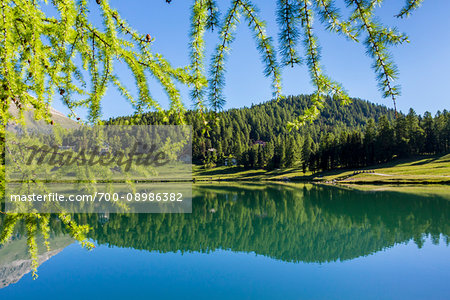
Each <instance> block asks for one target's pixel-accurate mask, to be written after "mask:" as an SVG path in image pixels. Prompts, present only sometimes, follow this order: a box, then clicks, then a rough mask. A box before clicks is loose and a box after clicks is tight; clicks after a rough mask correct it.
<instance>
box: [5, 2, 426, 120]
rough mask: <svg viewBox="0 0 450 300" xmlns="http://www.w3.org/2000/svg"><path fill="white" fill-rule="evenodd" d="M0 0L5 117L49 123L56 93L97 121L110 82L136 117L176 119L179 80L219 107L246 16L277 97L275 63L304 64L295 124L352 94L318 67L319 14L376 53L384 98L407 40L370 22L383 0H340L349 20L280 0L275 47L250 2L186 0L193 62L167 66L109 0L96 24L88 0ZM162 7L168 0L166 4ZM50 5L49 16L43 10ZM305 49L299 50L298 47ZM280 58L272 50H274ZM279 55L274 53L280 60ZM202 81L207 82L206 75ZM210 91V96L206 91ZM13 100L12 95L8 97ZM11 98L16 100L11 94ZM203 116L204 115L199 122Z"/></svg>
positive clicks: (330, 5)
mask: <svg viewBox="0 0 450 300" xmlns="http://www.w3.org/2000/svg"><path fill="white" fill-rule="evenodd" d="M422 1H423V0H416V1H414V0H407V1H406V4H405V6H404V7H403V8H402V9H401V10H400V12H399V14H398V15H397V16H396V17H398V18H403V17H407V16H409V15H410V13H411V12H412V11H413V10H414V9H416V8H417V7H418V6H419V5H420V4H421V2H422ZM47 2H48V1H30V0H1V1H0V57H1V62H0V81H1V82H0V84H1V86H2V89H1V91H0V92H1V95H0V96H1V99H2V104H1V107H2V108H1V110H0V115H1V118H2V120H3V122H5V121H7V120H9V119H11V118H13V119H14V117H13V116H11V114H9V113H8V107H9V106H10V105H13V103H14V104H15V105H16V106H18V108H19V109H25V108H26V107H29V106H31V107H33V108H34V109H35V110H36V117H37V118H44V119H46V120H47V121H48V122H51V117H50V113H49V106H50V105H51V101H52V99H54V96H55V94H59V95H60V96H61V97H62V100H63V102H64V104H65V105H66V106H67V107H68V108H69V109H70V111H71V112H72V113H71V117H73V118H77V119H79V118H78V117H77V115H76V111H75V109H76V108H78V107H87V108H88V109H89V116H88V120H89V121H90V122H92V123H96V122H98V121H99V120H100V118H101V100H102V98H103V97H104V95H105V93H106V90H107V88H108V87H110V86H115V87H116V88H117V89H118V90H119V91H120V92H121V93H122V95H123V96H124V98H126V99H127V100H128V101H129V102H130V103H131V104H132V105H133V107H134V108H135V111H136V113H137V116H139V115H140V113H142V112H143V111H146V110H155V111H159V112H160V113H161V114H163V115H169V116H170V115H174V116H177V117H178V118H179V119H178V122H180V123H183V122H184V120H183V119H182V116H183V111H184V105H183V103H182V101H181V97H180V92H179V89H178V88H177V86H176V82H180V83H182V84H183V85H188V86H190V87H192V93H191V97H192V99H193V101H194V104H195V106H196V108H198V110H199V111H200V112H201V114H200V115H202V116H203V113H202V112H203V111H205V110H207V109H212V110H215V111H217V110H220V109H221V108H222V107H223V105H224V103H225V97H224V95H223V93H222V90H223V86H224V85H225V80H224V72H225V70H226V66H225V63H226V58H227V53H228V52H229V50H230V47H231V44H232V43H233V40H234V39H235V30H236V27H237V26H238V25H239V23H240V21H241V20H242V19H243V20H245V21H246V23H247V24H248V27H249V29H250V30H251V32H252V33H253V36H254V39H255V42H256V47H257V49H258V50H259V52H260V54H261V60H262V62H263V64H264V66H265V69H264V75H266V76H267V77H270V78H272V86H273V92H274V93H273V96H274V98H281V97H282V89H281V69H282V68H283V67H285V66H291V67H294V66H295V65H298V64H301V63H305V64H306V65H307V66H308V69H309V73H310V75H311V80H312V83H313V85H314V86H315V87H316V91H315V92H314V94H313V100H314V101H313V102H312V105H311V107H310V108H309V109H308V110H306V111H305V112H304V114H302V115H301V116H300V117H299V118H298V119H297V120H296V121H294V122H292V123H291V127H298V126H299V125H302V124H304V123H305V122H306V121H310V120H312V119H313V118H314V117H316V116H317V115H318V114H319V111H320V109H321V108H323V103H324V99H325V97H324V96H326V95H329V96H333V97H334V98H336V99H337V100H340V101H341V102H342V103H347V102H348V101H349V97H348V96H347V94H346V92H345V90H344V89H343V88H342V86H341V85H340V84H338V83H337V82H335V81H334V80H332V79H331V78H330V77H329V76H328V75H326V74H325V73H324V72H323V71H322V68H321V63H320V46H319V41H318V39H317V37H316V35H315V33H314V30H313V29H314V27H315V26H316V25H315V23H314V21H315V19H316V18H318V19H319V21H320V22H321V23H322V24H323V25H324V26H325V27H326V29H327V30H329V31H331V32H335V33H337V34H340V35H342V36H344V37H346V38H348V39H350V40H353V41H355V42H361V43H362V44H364V46H365V48H366V51H367V54H368V55H369V56H370V57H372V58H373V68H374V71H375V73H376V76H377V79H378V82H379V88H380V91H381V92H382V94H383V96H384V97H391V98H392V100H393V101H394V104H395V99H396V97H397V96H398V95H399V93H400V90H399V87H398V86H397V85H396V84H395V80H396V78H397V76H398V71H397V67H396V66H395V64H394V62H393V60H392V58H391V56H390V54H389V47H390V46H395V45H398V44H401V43H403V42H406V41H407V37H406V35H404V34H402V33H399V32H398V31H397V30H396V29H395V28H388V27H386V26H385V25H383V24H381V23H380V22H378V21H377V18H376V16H375V13H374V9H375V7H376V6H379V5H381V4H382V1H380V0H346V1H345V3H346V6H347V9H348V10H349V12H350V17H349V18H347V19H345V18H343V17H342V14H341V12H340V11H339V9H337V8H336V3H335V0H277V10H276V15H277V23H278V27H279V41H280V43H279V46H278V48H276V47H275V45H274V42H273V39H272V37H270V36H268V34H267V33H266V24H265V22H264V21H263V20H261V19H260V17H259V10H258V7H257V5H256V4H255V3H254V2H252V1H251V0H230V6H229V7H230V8H229V9H228V10H227V11H226V12H222V11H220V10H219V7H218V5H217V1H215V0H193V1H192V2H193V4H192V9H191V32H190V44H189V49H187V50H189V51H190V57H191V62H190V64H189V65H188V66H185V67H173V66H172V65H171V64H170V63H169V62H168V61H167V60H166V59H165V58H164V57H163V55H162V54H159V53H156V52H154V51H153V50H152V47H151V45H152V42H153V40H154V39H153V37H152V36H151V35H150V34H149V33H144V34H141V33H138V32H136V31H135V30H133V28H132V27H131V26H130V25H129V24H128V23H127V22H126V21H125V20H124V19H123V18H122V17H121V16H120V14H119V12H118V11H116V10H115V9H114V8H112V7H111V6H110V5H109V1H108V0H96V4H95V3H93V4H92V5H98V6H99V8H100V10H99V11H100V13H101V18H102V21H103V24H102V25H101V26H96V25H95V24H94V23H93V22H91V20H90V16H89V15H88V12H89V1H88V0H52V1H51V2H50V3H47ZM166 2H167V3H171V2H172V1H168V0H166ZM47 6H52V7H53V8H54V9H55V11H56V12H57V13H56V17H55V16H50V15H49V13H48V11H49V9H48V7H47ZM215 28H218V29H219V33H218V43H217V47H216V49H215V52H214V54H213V56H212V58H211V62H210V64H209V75H207V74H205V73H207V72H206V70H205V69H207V66H206V62H205V60H206V58H205V42H204V34H205V32H206V31H207V30H214V29H215ZM300 42H302V43H303V48H304V51H303V53H300V52H299V50H298V44H299V43H300ZM277 54H278V55H277ZM277 56H279V58H278V57H277ZM116 63H125V64H126V65H127V66H128V67H129V68H130V70H131V72H132V74H133V76H134V79H135V82H136V87H137V90H138V96H137V97H136V98H135V97H132V96H131V93H130V90H129V89H128V88H127V87H125V86H123V85H122V83H121V80H120V78H119V77H118V76H117V75H116V74H115V73H114V66H115V64H116ZM149 75H150V76H152V77H154V78H156V79H157V80H158V81H159V83H160V84H161V85H162V87H163V88H164V89H165V91H166V93H167V94H168V96H169V98H170V109H169V110H168V111H165V110H163V109H162V107H161V106H160V103H159V102H158V101H157V100H156V99H153V98H152V97H151V93H150V89H149V86H148V81H147V78H148V76H149ZM207 78H209V79H207ZM206 91H208V93H207V95H208V99H207V100H208V101H206V100H205V94H206V93H205V92H206ZM14 99H16V101H14V102H13V101H11V100H14ZM17 99H20V101H19V100H17ZM205 122H206V120H205Z"/></svg>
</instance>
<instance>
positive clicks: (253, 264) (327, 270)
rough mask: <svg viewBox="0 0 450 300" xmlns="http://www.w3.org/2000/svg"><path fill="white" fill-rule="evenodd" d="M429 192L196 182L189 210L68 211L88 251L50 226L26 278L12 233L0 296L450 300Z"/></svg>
mask: <svg viewBox="0 0 450 300" xmlns="http://www.w3.org/2000/svg"><path fill="white" fill-rule="evenodd" d="M447 188H448V187H440V189H441V190H444V191H445V190H446V189H447ZM434 190H437V188H436V189H435V188H433V187H432V188H422V187H414V188H411V189H408V188H402V189H400V190H395V189H393V190H389V189H385V188H381V187H380V188H378V191H373V190H368V191H362V190H355V189H352V188H347V187H332V186H325V185H311V184H293V183H286V184H251V183H245V184H228V183H222V184H210V185H194V187H193V204H192V213H191V214H134V215H126V214H121V215H119V214H79V215H75V216H74V218H75V219H76V220H77V221H78V223H82V224H89V225H90V226H91V228H92V229H91V231H90V233H89V237H90V238H91V239H92V241H93V242H94V243H95V244H96V248H95V249H93V250H92V251H88V250H86V249H84V248H81V246H80V245H79V244H77V243H75V242H74V241H73V240H72V239H71V238H70V237H69V236H68V234H67V232H65V230H64V227H63V226H62V224H61V222H60V221H59V220H57V219H56V218H55V219H52V223H51V224H52V233H51V240H50V243H51V251H50V252H45V251H44V247H43V246H42V239H39V243H38V244H39V245H40V246H39V249H40V256H39V258H40V266H39V268H38V275H39V277H38V278H37V279H36V280H33V279H32V277H31V274H30V272H29V271H30V260H29V255H28V254H27V247H26V235H25V234H24V229H23V226H22V227H21V226H18V227H17V229H16V230H17V232H16V233H15V234H14V239H13V240H12V241H11V242H10V243H9V244H7V245H5V246H3V247H2V248H0V299H30V298H33V299H52V298H63V299H79V298H87V299H93V298H97V299H108V298H109V299H123V298H128V299H136V298H138V299H139V298H143V299H150V298H152V299H450V284H449V282H450V247H449V242H450V238H449V237H450V197H449V196H447V194H446V193H434ZM2 220H3V219H2Z"/></svg>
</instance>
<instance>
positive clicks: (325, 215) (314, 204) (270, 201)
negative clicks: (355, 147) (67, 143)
mask: <svg viewBox="0 0 450 300" xmlns="http://www.w3.org/2000/svg"><path fill="white" fill-rule="evenodd" d="M194 194H195V195H197V196H195V198H194V200H193V212H192V214H134V215H130V214H122V215H120V214H109V215H105V214H78V215H72V216H67V217H68V218H67V219H64V216H61V215H60V216H58V215H51V216H50V215H48V219H46V218H43V216H44V215H40V216H39V217H38V216H33V217H34V218H36V219H33V218H31V219H30V216H28V219H27V218H26V216H25V215H21V216H20V217H19V218H17V220H16V221H17V222H12V221H13V216H8V217H5V216H0V228H1V230H2V236H1V237H2V240H3V241H5V240H7V239H6V237H7V236H11V235H17V234H19V236H20V235H22V236H23V237H22V239H25V237H26V239H27V242H28V244H29V245H30V244H31V245H32V244H33V239H35V238H36V235H37V233H38V232H42V231H44V232H45V230H47V232H48V236H50V237H54V236H61V235H63V234H65V233H69V234H70V235H71V236H74V237H77V238H78V240H81V241H84V242H86V239H85V237H88V238H92V239H93V240H95V241H97V242H98V243H99V244H106V245H111V246H118V247H127V248H135V249H144V250H150V251H159V252H175V251H181V252H191V251H198V252H209V251H214V250H215V249H229V250H232V251H242V252H255V253H257V254H260V255H266V256H269V257H272V258H276V259H281V260H284V261H293V262H299V261H303V262H327V261H335V260H347V259H353V258H355V257H359V256H363V255H368V254H371V253H374V252H376V251H380V250H382V249H384V248H387V247H391V246H393V245H395V244H396V243H404V242H407V241H410V240H411V239H413V240H414V241H415V242H416V244H417V245H418V246H419V247H420V246H421V245H422V244H423V239H424V236H425V235H431V237H432V240H434V241H435V242H438V240H439V237H440V235H443V236H444V238H445V239H447V244H448V237H449V236H450V225H449V222H448V220H449V219H450V202H449V201H448V200H444V199H439V198H429V197H428V198H427V197H421V196H412V195H405V194H401V193H395V192H378V193H365V192H356V191H349V190H342V189H337V188H330V187H323V186H312V185H305V186H303V185H295V186H294V187H289V186H282V185H268V186H262V185H255V186H249V185H246V188H242V187H233V186H223V185H222V186H207V187H201V186H195V189H194ZM69 218H70V219H69ZM13 223H14V224H15V227H12V226H11V224H13ZM30 224H31V225H33V224H34V225H35V226H36V227H35V228H33V227H32V228H30ZM44 224H48V225H47V229H46V228H44V227H43V226H44ZM77 224H80V225H77ZM83 224H84V225H88V226H89V227H91V229H90V231H89V233H88V234H87V236H83V235H84V232H85V229H86V228H87V226H82V225H83ZM74 226H75V227H74ZM43 229H44V230H43ZM30 233H31V235H30ZM30 236H31V238H30ZM54 247H55V245H52V242H51V240H50V248H51V250H54V249H55V248H54ZM40 248H42V246H40ZM33 249H35V250H34V251H36V252H34V253H31V251H29V252H30V254H31V257H32V259H34V260H35V261H34V264H35V265H32V267H33V268H35V267H37V264H38V260H39V259H38V252H37V250H36V248H32V250H33ZM33 257H34V258H33Z"/></svg>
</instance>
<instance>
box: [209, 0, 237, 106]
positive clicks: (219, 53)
mask: <svg viewBox="0 0 450 300" xmlns="http://www.w3.org/2000/svg"><path fill="white" fill-rule="evenodd" d="M238 9H239V1H238V0H233V2H232V6H231V8H230V9H229V10H228V12H227V15H226V17H225V22H224V24H223V26H222V28H221V30H220V33H219V36H220V39H221V43H220V44H219V45H218V46H217V47H216V51H215V53H214V55H213V57H212V59H211V69H210V80H209V89H210V93H209V103H210V106H211V107H212V109H213V110H214V111H218V110H220V109H221V108H222V107H223V105H224V104H225V98H224V97H223V94H222V90H223V87H224V85H225V78H224V73H225V61H226V55H227V53H228V52H229V51H230V45H231V43H232V42H233V41H234V39H235V35H234V32H235V30H236V25H237V23H239V10H238Z"/></svg>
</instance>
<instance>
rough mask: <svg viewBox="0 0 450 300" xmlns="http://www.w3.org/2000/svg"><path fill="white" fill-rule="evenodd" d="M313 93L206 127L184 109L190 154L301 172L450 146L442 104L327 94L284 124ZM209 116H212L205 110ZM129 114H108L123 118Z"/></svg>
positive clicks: (221, 116)
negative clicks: (430, 107)
mask: <svg viewBox="0 0 450 300" xmlns="http://www.w3.org/2000/svg"><path fill="white" fill-rule="evenodd" d="M310 101H311V98H310V96H306V95H302V96H291V97H287V98H286V99H284V100H280V101H269V102H266V103H263V104H258V105H253V106H251V107H249V108H247V107H246V108H239V109H230V110H227V111H223V112H220V113H218V114H217V122H216V123H214V122H212V123H211V125H210V128H209V129H208V130H207V132H205V126H204V125H203V123H202V120H201V119H199V118H195V117H194V114H193V113H192V112H187V114H186V118H187V120H188V124H191V125H193V129H194V137H193V145H192V146H193V161H194V162H195V163H197V164H204V165H206V166H214V165H224V164H228V165H231V164H239V165H244V166H246V167H249V168H266V169H274V168H286V167H292V166H299V167H300V166H301V167H302V168H303V169H304V170H305V171H306V170H307V169H309V170H311V171H318V170H328V169H333V168H337V167H360V166H367V165H372V164H376V163H381V162H386V161H389V160H391V159H393V158H394V157H406V156H408V155H415V154H425V153H426V154H434V153H444V152H448V151H449V149H450V114H449V113H448V112H447V111H446V110H444V112H443V113H440V112H439V113H438V114H437V115H436V116H435V117H434V118H433V116H432V115H431V114H430V113H425V114H424V116H423V117H422V116H418V115H416V114H415V112H414V111H413V110H410V112H409V113H408V115H406V116H405V115H402V114H399V115H398V118H397V119H395V117H394V111H393V110H391V109H387V108H386V107H384V106H380V105H376V104H373V103H370V102H367V101H363V100H359V99H353V103H352V104H350V105H348V106H340V105H339V104H338V103H336V101H332V100H331V99H327V101H326V103H325V107H324V109H323V110H322V112H321V115H320V117H319V118H318V119H317V120H316V121H315V122H314V123H313V124H308V125H306V126H304V127H303V128H301V129H300V130H298V131H297V130H292V131H289V130H288V129H287V124H288V122H289V121H292V120H293V119H295V118H296V117H298V115H299V114H300V113H301V112H302V111H303V110H304V109H305V108H306V107H308V105H309V104H310ZM209 117H210V119H212V117H213V116H209ZM129 120H130V117H120V118H116V119H114V120H109V121H108V123H109V124H128V122H129ZM138 124H163V123H162V122H161V120H160V119H159V117H158V115H157V114H155V113H147V114H145V115H143V116H142V117H141V118H140V119H139V121H138Z"/></svg>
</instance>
